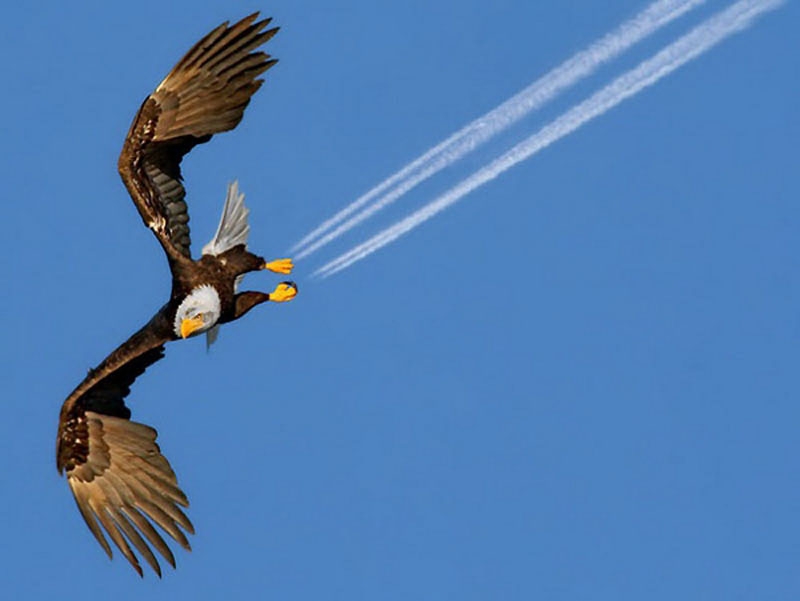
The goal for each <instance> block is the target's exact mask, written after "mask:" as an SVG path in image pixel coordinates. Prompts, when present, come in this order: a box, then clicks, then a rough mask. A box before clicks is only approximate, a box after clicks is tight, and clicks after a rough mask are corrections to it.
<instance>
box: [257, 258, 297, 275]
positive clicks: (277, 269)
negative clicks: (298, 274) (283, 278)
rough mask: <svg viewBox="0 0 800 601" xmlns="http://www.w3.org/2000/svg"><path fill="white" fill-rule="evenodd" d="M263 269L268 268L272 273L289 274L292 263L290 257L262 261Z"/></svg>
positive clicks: (292, 267)
mask: <svg viewBox="0 0 800 601" xmlns="http://www.w3.org/2000/svg"><path fill="white" fill-rule="evenodd" d="M263 269H268V270H269V271H272V272H274V273H282V274H284V275H289V274H290V273H292V269H294V263H292V260H291V259H275V260H274V261H269V262H267V263H264V267H263Z"/></svg>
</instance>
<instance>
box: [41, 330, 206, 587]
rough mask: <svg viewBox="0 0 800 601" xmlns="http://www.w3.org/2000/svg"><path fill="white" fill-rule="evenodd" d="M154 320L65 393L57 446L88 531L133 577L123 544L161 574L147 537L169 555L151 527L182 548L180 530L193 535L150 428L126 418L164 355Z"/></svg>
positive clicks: (162, 336)
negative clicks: (136, 387) (139, 387)
mask: <svg viewBox="0 0 800 601" xmlns="http://www.w3.org/2000/svg"><path fill="white" fill-rule="evenodd" d="M158 319H159V317H156V318H155V319H154V321H151V322H150V323H149V324H148V325H147V326H145V327H144V328H142V329H141V330H140V331H139V332H137V333H136V334H134V335H133V336H132V337H131V338H130V339H129V340H128V341H127V342H126V343H125V344H123V345H122V346H121V347H119V348H118V349H117V350H115V351H114V352H113V353H111V355H109V356H108V358H107V359H106V360H105V361H103V363H102V364H100V366H98V367H97V369H95V370H92V371H91V372H90V373H89V375H88V376H87V378H86V379H85V380H84V381H83V382H82V383H81V384H80V386H78V388H77V389H76V390H75V391H74V392H73V393H72V394H71V395H70V396H69V397H68V398H67V400H66V401H65V402H64V405H63V407H62V408H61V418H60V420H59V424H58V438H57V443H56V446H57V449H56V463H57V466H58V469H59V471H60V472H62V471H65V470H66V472H67V482H68V483H69V486H70V488H71V489H72V493H73V495H74V496H75V502H76V503H77V505H78V509H79V510H80V512H81V515H82V516H83V519H84V520H85V521H86V524H87V526H89V529H90V530H91V531H92V534H94V536H95V538H97V541H98V542H99V543H100V545H101V546H102V547H103V549H105V551H106V553H107V554H108V556H109V557H111V555H112V553H111V547H110V546H109V544H108V541H107V540H106V538H105V537H104V536H103V529H105V531H106V532H107V533H108V535H109V536H110V537H111V540H112V541H113V542H114V543H115V544H116V546H117V547H119V549H120V551H122V554H123V555H125V557H126V558H127V559H128V561H130V563H131V565H133V567H134V568H135V569H136V571H137V572H138V573H139V575H140V576H141V575H142V568H141V566H140V565H139V561H138V559H137V557H136V555H134V553H133V551H132V550H131V546H130V545H129V544H128V541H129V542H130V543H131V544H132V545H133V547H135V548H136V549H137V550H138V551H139V552H140V553H141V554H142V556H144V558H145V559H146V560H147V562H148V563H149V564H150V565H151V566H152V568H153V569H154V570H155V571H156V573H157V574H158V575H159V576H160V575H161V568H160V566H159V564H158V560H157V559H156V557H155V555H154V554H153V551H152V550H151V548H150V546H148V542H149V543H150V545H152V547H154V548H155V549H157V550H158V551H159V553H161V555H163V556H164V558H165V559H166V560H167V561H168V562H169V563H170V565H172V566H173V567H175V558H174V556H173V555H172V552H171V551H170V549H169V547H168V546H167V544H166V543H165V542H164V539H163V538H162V537H161V535H160V534H159V533H158V532H157V531H156V529H155V528H154V527H153V524H157V525H158V526H160V527H161V528H163V529H164V531H166V532H167V533H168V534H169V535H170V536H171V537H172V538H174V539H175V540H176V541H177V542H178V543H179V544H180V545H181V546H182V547H184V548H185V549H187V550H189V548H190V547H189V541H188V540H187V539H186V535H185V534H184V532H183V530H185V531H186V532H188V533H194V528H193V527H192V524H191V522H190V521H189V519H188V518H187V517H186V515H185V514H184V513H183V512H182V511H181V510H180V508H179V507H178V505H182V506H184V507H187V506H188V505H189V502H188V501H187V499H186V495H184V494H183V492H182V491H181V490H180V488H179V487H178V482H177V479H176V478H175V473H174V472H173V471H172V468H171V467H170V465H169V462H168V461H167V460H166V458H165V457H164V456H163V455H161V451H160V449H159V448H158V445H157V444H156V431H155V430H154V429H153V428H151V427H149V426H146V425H144V424H139V423H136V422H132V421H129V418H130V414H131V412H130V410H129V409H128V408H127V407H126V406H125V402H124V399H125V397H126V396H127V395H128V393H129V392H130V387H131V385H132V384H133V382H134V380H136V378H137V377H139V376H140V375H141V374H142V373H144V371H145V369H147V368H148V367H149V366H150V365H152V364H153V363H155V362H156V361H158V360H159V359H161V358H162V357H163V356H164V346H163V345H164V343H165V342H166V341H167V340H168V339H169V336H168V334H163V333H162V332H165V331H167V332H168V327H169V326H168V324H166V326H165V325H164V324H161V323H159V322H158ZM151 522H152V523H151ZM100 526H102V528H103V529H101V527H100ZM181 528H182V529H183V530H181ZM126 538H127V541H126Z"/></svg>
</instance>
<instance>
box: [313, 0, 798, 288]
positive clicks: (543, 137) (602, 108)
mask: <svg viewBox="0 0 800 601" xmlns="http://www.w3.org/2000/svg"><path fill="white" fill-rule="evenodd" d="M783 2H784V0H740V1H739V2H736V3H735V4H732V5H731V6H729V7H728V8H727V9H725V10H723V11H721V12H719V13H717V14H715V15H714V16H712V17H711V18H709V19H708V20H706V21H704V22H703V23H702V24H700V25H699V26H697V27H695V28H694V29H693V30H692V31H690V32H689V33H688V34H686V35H684V36H683V37H681V38H680V39H678V40H677V41H675V42H673V43H672V44H670V45H669V46H667V47H666V48H664V49H663V50H661V51H660V52H658V53H657V54H656V55H655V56H653V57H651V58H649V59H647V60H645V61H643V62H642V63H640V64H639V65H638V66H637V67H635V68H633V69H631V70H630V71H628V72H626V73H625V74H623V75H621V76H620V77H618V78H617V79H615V80H614V81H613V82H611V83H610V84H608V85H607V86H606V87H604V88H602V89H601V90H600V91H598V92H596V93H595V94H594V95H592V96H591V97H589V98H588V99H587V100H584V101H583V102H581V103H580V104H578V105H576V106H574V107H573V108H571V109H570V110H568V111H567V112H566V113H564V114H563V115H561V116H560V117H558V118H557V119H555V120H554V121H552V122H551V123H549V124H548V125H546V126H545V127H543V128H542V129H541V130H539V131H538V132H537V133H535V134H533V135H532V136H530V137H529V138H527V139H526V140H524V141H522V142H521V143H519V144H517V145H516V146H514V147H513V148H512V149H511V150H510V151H508V152H507V153H505V154H504V155H502V156H501V157H499V158H498V159H496V160H494V161H493V162H491V163H489V164H488V165H486V166H485V167H483V168H481V169H479V170H478V171H476V172H475V173H473V174H472V175H471V176H469V177H468V178H466V179H465V180H463V181H461V182H460V183H459V184H457V185H456V186H454V187H453V188H451V189H450V190H448V191H447V192H445V193H444V194H442V195H441V196H439V197H438V198H436V199H435V200H433V201H431V202H430V203H429V204H427V205H426V206H424V207H423V208H421V209H419V210H418V211H416V212H414V213H412V214H411V215H409V216H408V217H406V218H404V219H402V220H400V221H398V222H397V223H396V224H394V225H392V226H391V227H389V228H387V229H385V230H383V231H382V232H381V233H379V234H377V235H376V236H373V237H372V238H370V239H369V240H367V241H366V242H364V243H362V244H359V245H358V246H356V247H355V248H353V249H352V250H350V251H348V252H346V253H344V254H342V255H340V256H339V257H337V258H336V259H334V260H333V261H330V262H329V263H327V264H325V265H324V266H322V267H320V268H319V269H318V270H317V271H315V272H314V274H313V275H314V276H322V277H328V276H330V275H333V274H334V273H336V272H338V271H341V270H343V269H345V268H347V267H349V266H350V265H352V264H353V263H355V262H357V261H360V260H361V259H363V258H364V257H366V256H368V255H370V254H372V253H374V252H375V251H376V250H378V249H379V248H381V247H383V246H385V245H387V244H389V243H390V242H392V241H394V240H396V239H397V238H399V237H400V236H402V235H403V234H405V233H406V232H409V231H411V230H412V229H414V228H415V227H417V226H418V225H420V224H421V223H423V222H425V221H427V220H428V219H430V218H431V217H433V216H434V215H436V214H437V213H439V212H440V211H443V210H444V209H446V208H447V207H449V206H450V205H452V204H454V203H456V202H458V201H459V200H460V199H461V198H463V197H464V196H465V195H467V194H468V193H470V192H472V191H473V190H475V189H476V188H478V187H480V186H482V185H483V184H485V183H486V182H489V181H491V180H493V179H494V178H496V177H497V176H499V175H500V174H501V173H503V172H504V171H506V170H507V169H509V168H511V167H513V166H514V165H516V164H517V163H519V162H520V161H523V160H525V159H527V158H528V157H530V156H532V155H533V154H535V153H537V152H539V151H540V150H542V149H544V148H546V147H547V146H549V145H550V144H552V143H553V142H556V141H557V140H559V139H561V138H563V137H564V136H566V135H568V134H570V133H572V132H573V131H575V130H576V129H578V128H579V127H581V126H582V125H583V124H585V123H586V122H588V121H590V120H591V119H594V118H595V117H598V116H600V115H602V114H603V113H605V112H606V111H608V110H609V109H611V108H613V107H615V106H616V105H618V104H619V103H620V102H622V101H623V100H625V99H627V98H630V97H631V96H633V95H634V94H636V93H638V92H640V91H641V90H643V89H644V88H646V87H648V86H651V85H653V84H654V83H656V82H657V81H658V80H660V79H661V78H662V77H665V76H667V75H669V74H670V73H672V72H673V71H675V70H676V69H678V68H679V67H681V66H683V65H685V64H686V63H688V62H689V61H691V60H692V59H694V58H697V57H698V56H700V55H701V54H702V53H704V52H706V51H707V50H709V49H710V48H711V47H713V46H714V45H716V44H717V43H719V42H721V41H722V40H723V39H725V38H726V37H728V36H729V35H731V34H733V33H736V32H738V31H742V30H743V29H745V28H747V27H749V26H750V25H751V24H752V23H753V21H754V20H755V19H756V17H758V16H759V15H761V14H762V13H764V12H766V11H769V10H774V9H776V8H778V7H779V6H780V5H781V4H783Z"/></svg>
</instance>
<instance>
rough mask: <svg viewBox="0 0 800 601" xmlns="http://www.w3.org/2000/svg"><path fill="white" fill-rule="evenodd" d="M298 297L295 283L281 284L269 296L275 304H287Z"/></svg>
mask: <svg viewBox="0 0 800 601" xmlns="http://www.w3.org/2000/svg"><path fill="white" fill-rule="evenodd" d="M295 296H297V284H295V283H294V282H281V283H280V284H278V285H277V286H276V287H275V290H273V291H272V292H271V293H270V295H269V300H271V301H272V302H275V303H286V302H289V301H290V300H292V299H293V298H294V297H295Z"/></svg>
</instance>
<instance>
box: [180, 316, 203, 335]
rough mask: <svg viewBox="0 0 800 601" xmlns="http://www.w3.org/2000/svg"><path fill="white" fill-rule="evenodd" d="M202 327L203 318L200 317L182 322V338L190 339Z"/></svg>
mask: <svg viewBox="0 0 800 601" xmlns="http://www.w3.org/2000/svg"><path fill="white" fill-rule="evenodd" d="M202 327H203V318H202V317H201V316H200V315H198V316H197V317H192V318H191V319H184V320H183V321H182V322H181V338H188V337H189V336H191V335H192V334H194V333H195V332H196V331H197V330H199V329H200V328H202Z"/></svg>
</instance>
